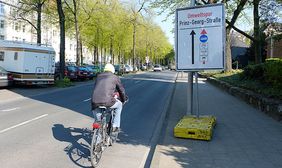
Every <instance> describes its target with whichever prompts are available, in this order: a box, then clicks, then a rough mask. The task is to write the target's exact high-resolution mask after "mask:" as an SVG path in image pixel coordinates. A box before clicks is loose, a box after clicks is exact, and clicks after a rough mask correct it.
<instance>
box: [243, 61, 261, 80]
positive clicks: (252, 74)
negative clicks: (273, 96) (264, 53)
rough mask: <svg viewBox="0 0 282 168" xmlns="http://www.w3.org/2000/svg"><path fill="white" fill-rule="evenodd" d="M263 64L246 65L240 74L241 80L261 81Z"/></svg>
mask: <svg viewBox="0 0 282 168" xmlns="http://www.w3.org/2000/svg"><path fill="white" fill-rule="evenodd" d="M263 78H264V64H257V65H248V66H247V67H245V68H244V71H243V73H242V74H241V79H255V80H263Z"/></svg>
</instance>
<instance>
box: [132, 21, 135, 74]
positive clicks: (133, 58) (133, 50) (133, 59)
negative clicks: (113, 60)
mask: <svg viewBox="0 0 282 168" xmlns="http://www.w3.org/2000/svg"><path fill="white" fill-rule="evenodd" d="M135 45H136V21H134V23H133V48H132V61H133V63H132V64H133V69H135V54H136V49H135V47H136V46H135Z"/></svg>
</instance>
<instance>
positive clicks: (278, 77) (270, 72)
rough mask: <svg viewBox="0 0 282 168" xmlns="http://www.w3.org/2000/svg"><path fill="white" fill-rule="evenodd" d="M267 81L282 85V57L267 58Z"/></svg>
mask: <svg viewBox="0 0 282 168" xmlns="http://www.w3.org/2000/svg"><path fill="white" fill-rule="evenodd" d="M264 73H265V82H266V83H269V84H272V85H273V86H275V87H282V59H279V58H274V59H267V60H266V62H265V72H264Z"/></svg>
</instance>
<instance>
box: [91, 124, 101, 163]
mask: <svg viewBox="0 0 282 168" xmlns="http://www.w3.org/2000/svg"><path fill="white" fill-rule="evenodd" d="M101 130H102V129H101V128H100V129H95V130H94V131H93V137H92V141H91V149H90V150H91V151H90V158H91V164H92V166H93V167H97V166H98V164H99V161H100V159H101V157H102V153H103V139H102V131H101Z"/></svg>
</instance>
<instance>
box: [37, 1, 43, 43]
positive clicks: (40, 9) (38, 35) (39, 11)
mask: <svg viewBox="0 0 282 168" xmlns="http://www.w3.org/2000/svg"><path fill="white" fill-rule="evenodd" d="M42 6H43V4H42V3H38V4H37V29H36V31H37V44H38V45H41V14H42Z"/></svg>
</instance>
